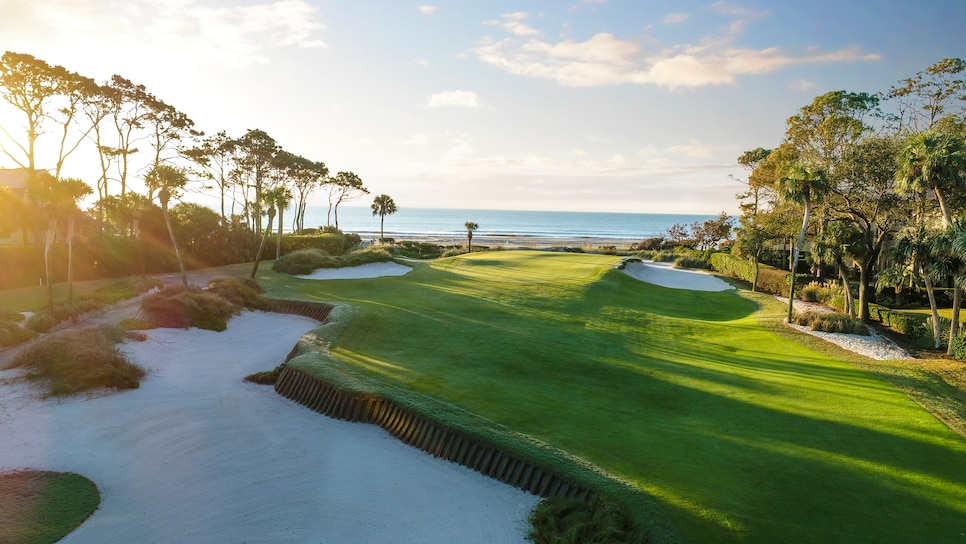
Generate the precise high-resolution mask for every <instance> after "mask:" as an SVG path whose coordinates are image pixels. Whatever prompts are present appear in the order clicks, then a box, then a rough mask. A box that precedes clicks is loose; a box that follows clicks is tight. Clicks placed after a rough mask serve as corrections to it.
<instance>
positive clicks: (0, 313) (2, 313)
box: [0, 310, 24, 323]
mask: <svg viewBox="0 0 966 544" xmlns="http://www.w3.org/2000/svg"><path fill="white" fill-rule="evenodd" d="M23 320H24V315H23V314H22V313H20V312H11V311H9V310H0V323H20V322H22V321H23Z"/></svg>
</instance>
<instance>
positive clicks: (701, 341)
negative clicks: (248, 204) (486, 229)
mask: <svg viewBox="0 0 966 544" xmlns="http://www.w3.org/2000/svg"><path fill="white" fill-rule="evenodd" d="M618 263H619V258H616V257H607V256H601V255H590V254H555V253H545V252H498V253H477V254H471V255H466V256H462V257H458V258H452V259H443V260H440V261H435V262H432V263H422V264H420V263H417V264H416V267H415V269H414V271H413V272H411V273H409V274H407V275H406V276H401V277H393V278H380V279H376V280H352V281H350V280H341V281H326V282H316V281H309V280H301V279H296V278H288V277H285V276H280V275H274V274H270V275H263V276H262V277H261V278H259V279H260V281H261V283H262V284H263V285H264V286H265V287H266V290H267V292H268V293H269V294H270V295H272V296H276V297H280V298H303V299H308V300H318V301H326V302H335V303H340V302H341V303H349V304H351V305H352V306H354V307H356V308H358V310H357V311H358V315H357V316H356V317H355V318H354V319H351V320H348V321H345V322H343V324H342V325H340V326H339V329H342V330H341V333H339V329H333V331H334V332H331V331H330V332H328V333H326V334H330V335H331V337H335V336H337V338H338V339H337V341H336V342H335V343H334V344H333V345H332V346H331V348H330V351H331V355H332V357H333V359H331V360H329V359H320V358H319V357H318V356H313V355H311V354H303V355H300V356H298V357H296V358H295V359H293V360H292V361H290V363H289V364H291V365H299V368H303V369H306V370H309V371H313V372H317V373H319V374H322V375H324V376H325V377H326V379H331V380H333V381H337V382H338V381H339V380H341V383H340V385H342V386H344V387H350V388H351V387H354V388H357V389H361V390H375V391H376V392H377V393H379V394H382V395H384V396H388V397H390V398H393V399H394V400H399V399H401V400H402V401H403V402H404V403H405V404H406V405H407V406H409V407H413V408H415V409H418V410H420V411H422V412H423V413H426V414H429V415H431V416H433V417H446V418H463V419H464V420H465V421H468V422H469V423H467V424H466V425H467V426H468V427H472V428H475V429H484V431H480V432H489V431H486V430H487V429H489V430H490V431H492V432H494V433H500V432H502V434H503V436H504V440H506V441H508V442H513V443H515V444H516V445H517V447H519V448H526V447H530V448H531V449H534V451H535V452H536V450H537V449H540V448H537V447H536V446H533V445H532V444H529V443H528V442H527V439H526V438H525V437H521V436H520V435H518V434H516V433H523V435H528V436H531V437H533V438H535V439H537V440H540V441H542V442H544V443H546V444H549V445H550V446H552V447H553V448H559V449H560V450H563V451H564V452H566V453H567V454H568V455H574V456H577V457H578V458H579V459H582V460H585V461H586V462H589V463H592V464H593V465H594V466H596V467H599V470H600V471H601V472H596V471H594V472H592V473H591V475H588V472H587V470H586V468H581V467H580V466H577V464H575V463H573V462H570V465H571V466H574V467H575V468H572V469H570V470H571V474H573V475H574V477H575V478H577V479H579V481H583V482H588V481H589V482H591V483H592V484H593V485H594V486H595V487H597V488H598V489H600V490H601V496H602V498H603V499H605V500H606V501H614V502H616V503H618V504H621V505H623V507H624V508H626V511H627V512H628V515H629V516H630V518H631V519H630V522H631V525H632V526H634V527H636V528H638V530H640V528H641V527H645V528H646V531H647V533H648V538H649V539H650V541H653V542H661V541H664V542H668V541H674V540H675V538H676V537H675V529H671V527H675V528H676V529H677V530H678V531H680V533H681V535H682V536H683V538H684V539H685V540H686V541H689V542H738V541H740V542H778V541H784V540H788V539H789V538H791V537H790V535H793V538H794V540H795V541H796V542H829V541H849V542H881V541H929V542H941V541H955V539H958V538H960V533H961V526H960V525H958V520H960V519H963V517H964V516H966V506H964V505H966V442H964V440H963V438H962V437H961V436H958V435H956V434H955V433H954V432H952V431H951V430H950V429H949V428H948V427H946V426H945V425H943V424H942V423H940V422H939V421H938V420H936V419H935V418H933V417H931V416H929V414H927V413H926V412H924V411H923V409H922V408H921V407H919V406H918V405H917V404H915V403H914V402H912V401H911V400H910V399H909V398H908V397H906V396H905V395H904V394H903V393H901V392H899V391H898V390H897V389H896V388H895V387H893V386H892V385H889V384H887V383H886V382H885V381H883V380H889V381H891V382H893V383H895V384H897V386H899V387H901V388H902V390H903V391H906V392H909V393H910V394H913V395H914V396H915V395H918V396H916V399H917V400H918V401H920V402H923V400H924V399H925V398H926V397H934V398H940V397H941V398H943V399H951V400H950V401H949V402H950V403H951V404H950V405H949V406H953V408H952V409H949V406H946V408H947V409H945V411H943V412H940V410H939V406H938V405H935V404H934V405H933V406H932V408H933V409H934V413H942V414H943V415H942V417H943V418H944V420H945V421H950V422H953V424H954V423H955V421H960V420H962V419H964V418H966V409H963V408H962V406H964V405H966V402H964V400H966V399H963V398H962V394H961V393H958V394H957V393H956V392H955V388H954V390H952V391H951V390H950V389H949V383H951V382H948V381H946V382H944V381H943V380H941V379H938V377H936V376H937V375H933V374H929V371H928V370H923V369H921V368H918V367H917V369H915V370H912V369H910V367H908V366H899V365H908V364H909V363H895V366H890V365H893V363H882V364H881V365H878V364H877V365H871V364H870V363H868V361H867V360H866V359H864V358H861V357H858V356H851V355H847V354H845V352H842V351H841V350H838V349H837V348H834V347H831V346H830V345H828V344H826V343H823V342H821V341H818V340H817V339H813V338H812V337H810V336H808V335H801V334H799V333H796V332H794V331H790V330H787V329H786V328H785V327H783V326H782V325H781V320H782V307H781V305H780V304H779V303H777V302H776V301H775V300H774V299H772V298H771V297H768V296H764V295H757V294H754V293H749V292H746V291H739V292H737V293H735V292H723V293H704V292H692V291H683V290H675V289H664V288H660V287H657V286H652V285H649V284H646V283H641V282H638V281H637V280H634V279H632V278H630V277H628V276H626V275H624V274H621V273H619V272H616V271H611V268H613V267H614V266H616V265H617V264H618ZM416 331H418V333H417V332H416ZM843 359H845V360H846V361H848V362H846V361H843ZM850 362H851V364H850ZM863 365H865V366H863ZM880 369H881V370H880ZM872 372H874V373H875V374H873V373H872ZM922 376H925V377H922ZM920 383H921V384H925V385H924V386H923V387H925V388H927V389H926V391H927V393H925V394H921V393H916V391H917V390H918V387H919V385H920ZM944 384H945V385H944ZM932 392H935V394H933V393H932ZM957 395H958V396H957ZM956 403H959V404H956ZM924 405H927V406H928V405H929V403H927V402H924ZM488 422H489V423H488ZM958 428H960V429H962V426H959V427H958ZM501 429H503V430H502V431H501ZM538 453H539V452H536V453H534V455H537V454H538ZM566 465H567V463H563V464H561V465H560V467H563V468H566ZM560 467H558V468H560ZM595 477H596V478H597V479H596V480H594V479H593V478H595ZM655 503H656V504H655ZM910 512H915V515H909V513H910Z"/></svg>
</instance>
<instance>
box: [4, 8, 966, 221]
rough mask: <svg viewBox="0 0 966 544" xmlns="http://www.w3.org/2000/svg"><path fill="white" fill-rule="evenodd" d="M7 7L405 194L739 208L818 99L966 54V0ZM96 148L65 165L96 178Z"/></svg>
mask: <svg viewBox="0 0 966 544" xmlns="http://www.w3.org/2000/svg"><path fill="white" fill-rule="evenodd" d="M0 13H3V14H4V16H3V17H2V18H0V48H2V50H12V51H16V52H21V53H29V54H32V55H34V56H36V57H38V58H41V59H44V60H46V61H47V62H49V63H51V64H61V65H63V66H65V67H67V68H69V69H71V70H74V71H77V72H80V73H82V74H84V75H87V76H89V77H93V78H94V79H96V80H99V81H103V80H106V79H108V78H109V77H110V76H111V75H112V74H115V73H117V74H120V75H122V76H124V77H126V78H128V79H131V80H133V81H134V82H136V83H141V84H144V85H145V86H146V87H147V89H148V91H150V92H152V93H154V94H155V95H156V96H158V97H159V98H161V99H162V100H164V101H166V102H168V103H170V104H172V105H174V106H176V107H178V108H179V109H181V110H182V111H184V112H185V113H187V114H188V115H189V116H190V117H191V118H192V119H193V120H194V121H195V123H196V125H197V128H199V129H201V130H204V131H205V132H208V133H215V132H218V131H220V130H226V131H228V132H229V134H231V135H236V136H237V135H241V134H242V133H244V132H245V131H246V130H247V129H250V128H260V129H263V130H265V131H267V132H268V133H269V134H270V135H272V136H273V137H274V138H275V139H276V140H277V141H278V142H279V143H280V144H281V145H282V146H283V147H284V148H286V149H288V150H289V151H292V152H294V153H298V154H301V155H304V156H306V157H308V158H311V159H313V160H321V161H324V162H325V163H326V164H327V165H328V166H329V167H330V169H331V170H332V171H333V172H336V171H340V170H348V171H353V172H355V173H357V174H359V175H360V177H362V179H363V181H364V183H365V184H366V186H367V187H368V188H369V189H370V190H371V191H372V192H373V194H379V193H386V194H389V195H391V196H392V197H393V198H394V199H395V200H396V202H397V204H398V205H399V206H405V207H452V208H491V209H536V210H573V211H615V212H616V211H620V212H653V213H661V212H664V213H709V214H710V213H716V212H719V211H728V212H729V213H734V212H736V210H737V205H736V201H735V199H734V194H735V193H737V192H739V191H740V190H741V184H740V183H739V182H737V181H735V180H734V179H732V178H731V177H729V176H732V175H733V176H735V177H737V178H743V177H744V176H745V175H746V173H745V172H744V171H743V170H742V169H741V168H740V167H739V166H738V165H737V163H736V160H735V159H736V157H737V156H738V155H740V154H741V153H742V152H743V151H745V150H748V149H753V148H755V147H759V146H762V147H774V146H776V145H777V144H778V143H779V142H780V140H781V138H782V134H783V132H784V125H785V120H786V119H787V118H788V117H790V116H791V115H793V114H794V113H795V112H796V110H797V109H798V108H800V107H802V106H804V105H806V104H808V103H810V102H811V101H812V99H813V98H814V97H815V96H817V95H819V94H822V93H825V92H827V91H832V90H838V89H845V90H849V91H866V92H870V93H871V92H878V91H886V90H888V88H889V87H890V86H891V85H894V84H896V83H897V82H898V81H899V80H900V79H902V78H906V77H910V76H912V75H914V74H915V73H916V72H918V71H920V70H923V69H925V68H926V67H927V66H929V65H931V64H933V63H935V62H937V61H939V60H941V59H942V58H946V57H964V56H966V47H964V46H966V39H964V38H963V33H962V22H963V21H966V2H961V1H924V2H918V3H912V2H898V1H887V0H883V1H872V0H866V1H810V2H786V1H774V2H765V1H734V2H732V1H727V2H690V1H673V2H660V1H647V2H642V1H639V0H638V1H619V0H593V1H591V0H569V1H542V2H540V1H534V2H507V1H492V2H469V1H461V2H456V1H451V2H450V1H438V2H429V1H428V0H427V1H426V2H425V3H420V2H412V3H410V2H402V1H366V0H353V1H324V0H246V1H239V2H227V1H221V0H35V1H34V2H29V3H28V2H22V1H20V0H0ZM3 106H4V105H0V122H2V123H3V124H4V126H7V127H10V126H12V127H14V128H13V130H14V131H15V130H16V128H17V127H18V126H19V125H18V124H17V121H18V120H17V119H16V118H12V117H10V112H9V108H6V109H7V111H6V112H4V111H3V110H4V107H3ZM84 154H86V155H84ZM92 154H93V151H85V152H83V154H82V153H81V152H79V155H77V156H76V158H74V157H72V159H71V160H70V162H68V172H67V173H68V174H69V175H74V176H76V177H81V178H82V179H87V180H88V182H89V183H93V181H94V179H95V177H94V176H95V174H94V172H95V171H96V167H95V168H92V164H93V163H87V160H88V159H87V158H85V157H87V156H90V155H92ZM0 165H6V166H10V164H9V160H7V159H5V157H0ZM321 198H322V197H321V196H319V199H320V200H321Z"/></svg>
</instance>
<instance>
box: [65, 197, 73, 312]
mask: <svg viewBox="0 0 966 544" xmlns="http://www.w3.org/2000/svg"><path fill="white" fill-rule="evenodd" d="M67 302H68V303H70V304H73V303H74V214H73V213H72V214H70V215H68V216H67Z"/></svg>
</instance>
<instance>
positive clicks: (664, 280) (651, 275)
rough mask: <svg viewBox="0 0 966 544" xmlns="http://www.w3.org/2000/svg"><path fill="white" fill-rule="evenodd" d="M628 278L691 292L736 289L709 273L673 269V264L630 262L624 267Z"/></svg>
mask: <svg viewBox="0 0 966 544" xmlns="http://www.w3.org/2000/svg"><path fill="white" fill-rule="evenodd" d="M624 273H625V274H627V275H628V276H630V277H632V278H635V279H638V280H641V281H644V282H647V283H653V284H654V285H660V286H661V287H669V288H671V289H687V290H690V291H727V290H729V289H734V286H732V285H731V284H729V283H728V282H726V281H724V280H722V279H720V278H716V277H715V276H712V275H711V274H708V273H707V272H700V271H697V270H681V269H678V268H673V265H672V264H671V263H655V262H646V263H645V262H634V261H632V262H629V263H627V264H626V266H625V267H624Z"/></svg>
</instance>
